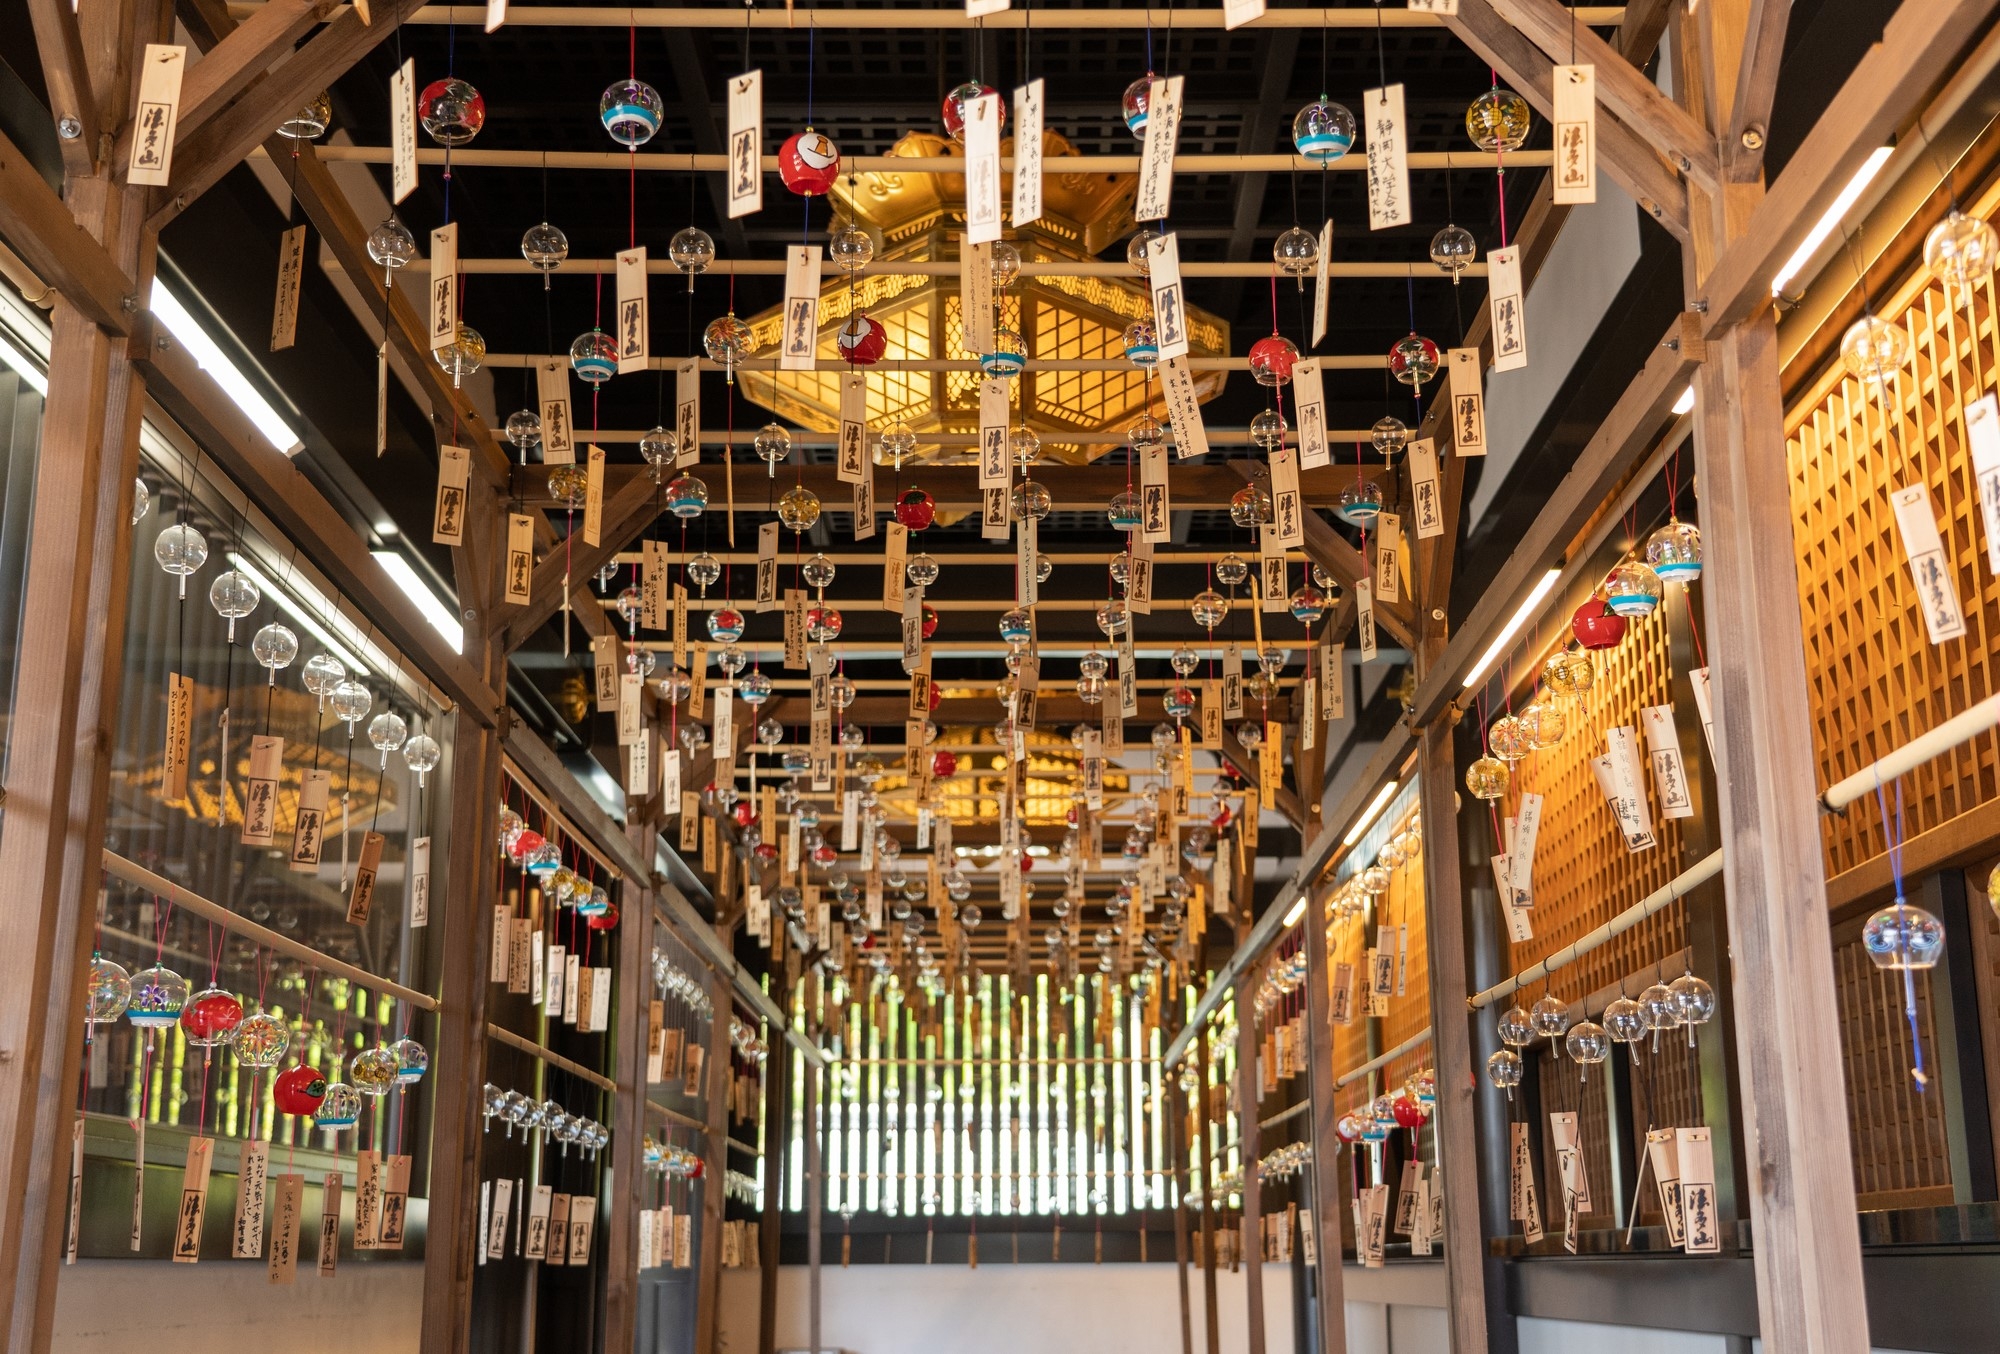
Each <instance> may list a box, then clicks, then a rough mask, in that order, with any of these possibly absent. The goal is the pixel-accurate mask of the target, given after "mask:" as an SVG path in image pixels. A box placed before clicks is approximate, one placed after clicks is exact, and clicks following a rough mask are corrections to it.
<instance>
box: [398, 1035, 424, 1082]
mask: <svg viewBox="0 0 2000 1354" xmlns="http://www.w3.org/2000/svg"><path fill="white" fill-rule="evenodd" d="M389 1048H390V1051H392V1052H393V1053H394V1054H395V1055H396V1080H397V1082H399V1083H400V1084H402V1085H404V1086H411V1085H414V1084H416V1083H417V1082H419V1081H422V1080H423V1079H424V1073H426V1072H428V1071H429V1070H430V1066H431V1055H430V1050H429V1049H427V1048H425V1047H424V1046H423V1045H422V1044H420V1043H418V1042H417V1041H416V1040H414V1039H412V1038H409V1037H408V1036H407V1035H406V1036H404V1037H403V1038H401V1039H398V1040H397V1041H396V1042H395V1043H393V1044H391V1045H389Z"/></svg>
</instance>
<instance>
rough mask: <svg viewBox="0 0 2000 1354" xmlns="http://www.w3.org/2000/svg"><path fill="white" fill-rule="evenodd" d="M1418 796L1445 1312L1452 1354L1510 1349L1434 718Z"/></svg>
mask: <svg viewBox="0 0 2000 1354" xmlns="http://www.w3.org/2000/svg"><path fill="white" fill-rule="evenodd" d="M1426 630H1427V633H1426V634H1425V636H1424V638H1423V639H1422V640H1421V641H1420V643H1419V647H1418V660H1419V663H1418V670H1419V671H1420V672H1421V671H1424V670H1425V669H1426V668H1427V667H1428V666H1429V664H1430V663H1433V662H1435V661H1436V660H1437V658H1438V656H1439V655H1440V654H1441V653H1443V651H1444V637H1443V635H1442V633H1441V630H1442V627H1441V626H1437V625H1435V624H1434V623H1428V622H1427V623H1426ZM1417 758H1418V760H1417V798H1418V803H1419V804H1420V805H1421V808H1422V813H1423V824H1424V855H1423V861H1424V933H1425V937H1426V942H1427V944H1428V945H1429V950H1430V999H1431V1066H1432V1067H1434V1068H1435V1069H1436V1075H1437V1108H1436V1110H1435V1111H1434V1112H1433V1115H1432V1128H1431V1131H1432V1133H1434V1134H1435V1135H1436V1138H1435V1141H1436V1145H1437V1159H1438V1182H1439V1184H1440V1186H1441V1187H1442V1188H1443V1190H1444V1265H1445V1320H1446V1322H1447V1323H1448V1327H1449V1330H1450V1332H1451V1349H1452V1354H1484V1352H1485V1351H1486V1350H1488V1349H1490V1348H1498V1349H1502V1350H1511V1349H1513V1348H1514V1343H1515V1341H1514V1319H1513V1317H1512V1316H1511V1315H1509V1314H1508V1312H1507V1308H1506V1304H1505V1301H1504V1296H1503V1295H1502V1294H1501V1293H1500V1291H1499V1288H1498V1285H1497V1284H1496V1285H1494V1286H1493V1288H1492V1289H1491V1290H1490V1291H1489V1288H1488V1285H1487V1282H1486V1279H1487V1275H1486V1236H1485V1228H1484V1226H1483V1224H1482V1222H1481V1215H1480V1207H1479V1202H1480V1200H1479V1139H1478V1134H1477V1132H1476V1131H1475V1128H1474V1119H1473V1115H1474V1104H1475V1102H1476V1100H1477V1098H1478V1091H1479V1078H1480V1077H1481V1076H1483V1075H1484V1071H1485V1069H1484V1060H1483V1059H1482V1060H1480V1061H1479V1062H1477V1063H1475V1061H1474V1052H1473V1050H1474V1040H1473V1037H1472V1020H1473V1019H1474V1018H1475V1017H1473V1016H1471V1015H1470V1014H1468V1012H1467V1011H1466V1007H1465V999H1466V997H1468V996H1469V995H1471V991H1472V989H1471V986H1470V985H1469V982H1468V973H1467V965H1466V917H1465V881H1464V877H1463V873H1462V871H1461V869H1460V867H1459V844H1458V803H1457V794H1458V770H1457V765H1456V762H1455V760H1454V758H1453V756H1452V734H1451V728H1450V726H1449V725H1447V724H1443V723H1439V724H1434V725H1432V726H1430V727H1429V728H1427V729H1425V730H1424V731H1423V735H1422V737H1421V738H1420V739H1419V741H1418V751H1417Z"/></svg>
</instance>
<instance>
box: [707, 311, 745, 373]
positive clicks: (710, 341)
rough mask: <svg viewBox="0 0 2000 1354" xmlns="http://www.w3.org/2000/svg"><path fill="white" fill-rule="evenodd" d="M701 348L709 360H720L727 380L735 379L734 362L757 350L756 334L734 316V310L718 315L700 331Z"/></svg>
mask: <svg viewBox="0 0 2000 1354" xmlns="http://www.w3.org/2000/svg"><path fill="white" fill-rule="evenodd" d="M701 348H702V351H703V352H705V353H707V354H708V360H709V361H711V362H720V363H721V364H722V366H723V371H724V374H725V375H726V376H727V377H728V379H729V380H731V381H734V380H735V379H736V375H735V373H736V364H737V363H738V362H741V361H743V360H744V359H745V358H747V357H749V356H750V355H751V354H752V353H754V352H756V351H757V339H756V336H755V335H753V334H752V333H751V332H750V326H749V325H747V324H745V323H744V322H743V321H741V320H739V319H737V318H736V312H735V311H731V312H729V313H728V314H727V315H718V316H717V317H716V318H714V319H712V320H710V321H709V322H708V327H707V328H706V329H703V330H702V331H701Z"/></svg>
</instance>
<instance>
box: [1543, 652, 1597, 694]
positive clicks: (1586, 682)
mask: <svg viewBox="0 0 2000 1354" xmlns="http://www.w3.org/2000/svg"><path fill="white" fill-rule="evenodd" d="M1596 680H1597V668H1596V667H1595V666H1594V665H1593V664H1592V663H1591V661H1590V655H1588V654H1586V653H1582V652H1579V651H1578V650H1576V649H1562V650H1559V651H1558V652H1556V653H1553V654H1550V655H1549V661H1548V662H1546V663H1544V664H1542V685H1543V686H1545V687H1547V688H1548V689H1549V690H1550V691H1551V692H1553V693H1555V694H1556V695H1558V696H1581V695H1583V693H1584V692H1586V691H1588V690H1590V684H1591V683H1592V682H1594V681H1596Z"/></svg>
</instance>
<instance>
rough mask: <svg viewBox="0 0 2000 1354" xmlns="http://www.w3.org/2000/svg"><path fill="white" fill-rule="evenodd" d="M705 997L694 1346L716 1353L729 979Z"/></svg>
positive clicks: (717, 981)
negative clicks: (707, 1017)
mask: <svg viewBox="0 0 2000 1354" xmlns="http://www.w3.org/2000/svg"><path fill="white" fill-rule="evenodd" d="M712 978H713V981H711V982H710V984H709V1000H710V1001H712V1002H713V1003H714V1004H715V1018H714V1019H713V1020H711V1021H709V1022H708V1049H707V1052H706V1055H705V1057H706V1061H705V1062H704V1063H703V1065H702V1069H701V1070H702V1075H703V1081H704V1085H703V1089H702V1094H703V1095H704V1096H705V1097H706V1102H705V1104H704V1105H703V1109H704V1110H705V1111H706V1113H705V1114H704V1116H703V1117H704V1118H706V1119H707V1121H708V1142H707V1149H708V1150H707V1154H706V1155H707V1159H706V1161H705V1162H704V1164H703V1167H702V1182H701V1261H700V1269H699V1271H698V1277H697V1283H696V1288H695V1317H694V1347H695V1350H696V1354H715V1349H716V1343H715V1331H716V1326H717V1318H718V1317H719V1316H720V1315H721V1312H720V1308H721V1305H722V1206H723V1203H724V1202H725V1201H726V1200H727V1199H728V1197H729V1192H728V1190H727V1189H726V1188H724V1183H723V1182H724V1181H725V1180H726V1179H727V1178H728V1175H729V1014H730V1012H731V1011H732V1010H733V1009H734V1006H733V1005H732V1002H733V1000H734V999H733V998H732V997H731V995H730V990H729V982H728V980H727V979H725V978H724V977H723V976H722V975H721V974H720V973H716V974H713V975H712Z"/></svg>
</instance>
